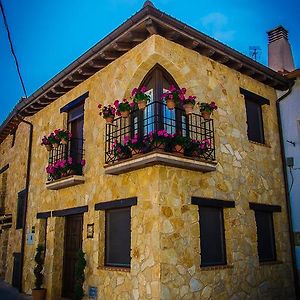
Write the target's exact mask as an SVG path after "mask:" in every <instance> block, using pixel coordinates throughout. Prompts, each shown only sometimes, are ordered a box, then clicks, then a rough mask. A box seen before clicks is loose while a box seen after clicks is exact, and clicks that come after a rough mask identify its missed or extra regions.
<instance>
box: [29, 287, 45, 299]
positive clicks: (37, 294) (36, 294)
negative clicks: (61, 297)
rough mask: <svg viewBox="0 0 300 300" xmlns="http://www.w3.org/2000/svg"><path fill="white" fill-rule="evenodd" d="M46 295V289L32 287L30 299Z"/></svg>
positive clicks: (41, 297) (42, 297)
mask: <svg viewBox="0 0 300 300" xmlns="http://www.w3.org/2000/svg"><path fill="white" fill-rule="evenodd" d="M45 296H46V289H33V290H32V299H33V300H44V299H45Z"/></svg>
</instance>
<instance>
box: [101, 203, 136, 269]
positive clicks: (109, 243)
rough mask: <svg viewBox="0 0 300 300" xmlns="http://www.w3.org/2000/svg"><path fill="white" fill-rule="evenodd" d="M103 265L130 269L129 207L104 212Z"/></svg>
mask: <svg viewBox="0 0 300 300" xmlns="http://www.w3.org/2000/svg"><path fill="white" fill-rule="evenodd" d="M105 236H106V239H105V265H107V266H120V267H130V244H131V230H130V207H127V208H120V209H112V210H107V211H106V212H105Z"/></svg>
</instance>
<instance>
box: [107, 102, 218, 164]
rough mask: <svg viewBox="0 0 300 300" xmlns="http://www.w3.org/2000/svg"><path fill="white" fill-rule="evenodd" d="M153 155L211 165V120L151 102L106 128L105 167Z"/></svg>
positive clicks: (212, 137) (213, 147)
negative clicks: (181, 158)
mask: <svg viewBox="0 0 300 300" xmlns="http://www.w3.org/2000/svg"><path fill="white" fill-rule="evenodd" d="M178 143H179V144H180V145H179V146H176V144H178ZM154 151H159V152H165V153H170V154H171V153H173V154H178V155H184V156H185V157H191V158H193V159H198V160H204V161H214V160H215V141H214V124H213V120H212V119H210V120H205V119H204V118H203V117H202V116H201V115H200V114H196V113H193V114H189V115H186V113H185V111H184V110H183V109H181V108H175V109H174V110H169V109H168V108H167V106H166V104H165V103H163V102H161V101H152V102H150V103H149V104H148V105H147V107H146V109H145V110H144V111H142V110H135V111H132V112H131V113H130V115H129V117H128V118H123V117H118V118H116V119H114V121H113V122H112V123H111V124H106V140H105V163H106V164H114V163H116V162H119V161H121V160H123V159H128V158H131V157H134V156H135V155H136V154H143V153H148V152H154Z"/></svg>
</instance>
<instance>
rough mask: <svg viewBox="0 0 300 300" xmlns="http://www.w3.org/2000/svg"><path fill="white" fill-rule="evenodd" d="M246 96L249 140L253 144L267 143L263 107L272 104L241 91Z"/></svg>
mask: <svg viewBox="0 0 300 300" xmlns="http://www.w3.org/2000/svg"><path fill="white" fill-rule="evenodd" d="M241 93H242V94H243V95H244V96H245V104H246V114H247V126H248V128H247V133H248V139H249V140H250V141H253V142H257V143H261V144H264V143H265V137H264V125H263V115H262V105H264V104H270V102H269V100H267V99H265V98H263V97H260V96H258V95H256V94H253V93H251V92H249V91H246V90H244V89H241Z"/></svg>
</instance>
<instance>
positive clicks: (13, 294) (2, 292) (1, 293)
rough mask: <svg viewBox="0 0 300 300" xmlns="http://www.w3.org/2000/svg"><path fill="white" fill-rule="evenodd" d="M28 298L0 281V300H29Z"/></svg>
mask: <svg viewBox="0 0 300 300" xmlns="http://www.w3.org/2000/svg"><path fill="white" fill-rule="evenodd" d="M30 299H32V298H31V297H30V296H25V295H23V294H20V293H19V292H18V290H17V289H15V288H13V287H11V286H10V285H9V284H7V283H6V282H4V281H3V280H0V300H30Z"/></svg>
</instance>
